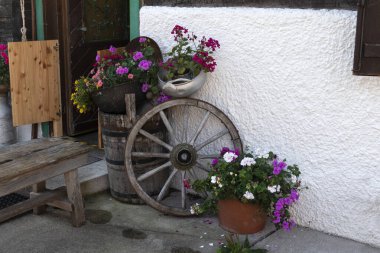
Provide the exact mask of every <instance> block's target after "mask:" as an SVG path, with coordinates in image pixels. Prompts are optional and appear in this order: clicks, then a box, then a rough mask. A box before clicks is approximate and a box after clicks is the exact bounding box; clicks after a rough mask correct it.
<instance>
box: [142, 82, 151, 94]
mask: <svg viewBox="0 0 380 253" xmlns="http://www.w3.org/2000/svg"><path fill="white" fill-rule="evenodd" d="M149 87H150V86H149V84H147V83H143V85H142V86H141V91H142V92H144V93H146V92H147V91H148V90H149Z"/></svg>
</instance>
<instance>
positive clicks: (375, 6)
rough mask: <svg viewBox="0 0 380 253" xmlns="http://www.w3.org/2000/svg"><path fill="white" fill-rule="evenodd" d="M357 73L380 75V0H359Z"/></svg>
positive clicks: (354, 70)
mask: <svg viewBox="0 0 380 253" xmlns="http://www.w3.org/2000/svg"><path fill="white" fill-rule="evenodd" d="M353 72H354V74H355V75H368V76H378V75H380V1H379V0H359V10H358V24H357V31H356V46H355V59H354V69H353Z"/></svg>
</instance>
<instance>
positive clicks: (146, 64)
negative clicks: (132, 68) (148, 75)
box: [139, 60, 152, 70]
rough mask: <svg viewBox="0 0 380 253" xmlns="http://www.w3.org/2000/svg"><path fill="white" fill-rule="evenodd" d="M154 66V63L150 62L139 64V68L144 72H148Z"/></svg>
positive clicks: (143, 61) (144, 61)
mask: <svg viewBox="0 0 380 253" xmlns="http://www.w3.org/2000/svg"><path fill="white" fill-rule="evenodd" d="M151 65H152V62H151V61H148V60H142V61H141V62H140V63H139V68H140V69H142V70H148V69H149V68H150V66H151Z"/></svg>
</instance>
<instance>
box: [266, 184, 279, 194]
mask: <svg viewBox="0 0 380 253" xmlns="http://www.w3.org/2000/svg"><path fill="white" fill-rule="evenodd" d="M280 189H281V186H280V185H273V186H268V191H270V192H271V193H275V192H279V191H280Z"/></svg>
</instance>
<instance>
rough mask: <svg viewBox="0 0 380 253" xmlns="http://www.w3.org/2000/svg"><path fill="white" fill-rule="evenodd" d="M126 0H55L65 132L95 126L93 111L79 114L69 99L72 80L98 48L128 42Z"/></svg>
mask: <svg viewBox="0 0 380 253" xmlns="http://www.w3.org/2000/svg"><path fill="white" fill-rule="evenodd" d="M47 1H51V0H47ZM128 6H129V1H125V0H59V2H58V6H57V8H58V20H59V22H58V23H59V24H58V25H59V40H60V44H61V51H62V53H63V60H64V63H63V66H64V67H63V69H62V76H63V82H62V83H63V87H62V90H63V97H62V100H63V106H64V108H65V110H64V120H65V123H66V127H65V130H66V133H67V134H68V135H76V134H79V133H83V132H89V131H92V130H95V129H97V111H95V110H94V111H91V112H88V113H87V114H79V113H78V111H77V110H76V109H75V108H74V107H73V104H72V102H71V101H70V94H71V92H72V91H73V85H72V84H73V83H74V81H75V80H76V79H77V78H79V77H80V76H82V75H87V74H88V73H89V71H90V70H91V68H92V64H93V63H94V61H95V56H96V52H97V51H98V50H100V49H106V48H109V46H110V45H113V46H115V47H119V46H125V45H126V44H127V43H128V41H129V25H128V23H129V9H128Z"/></svg>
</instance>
